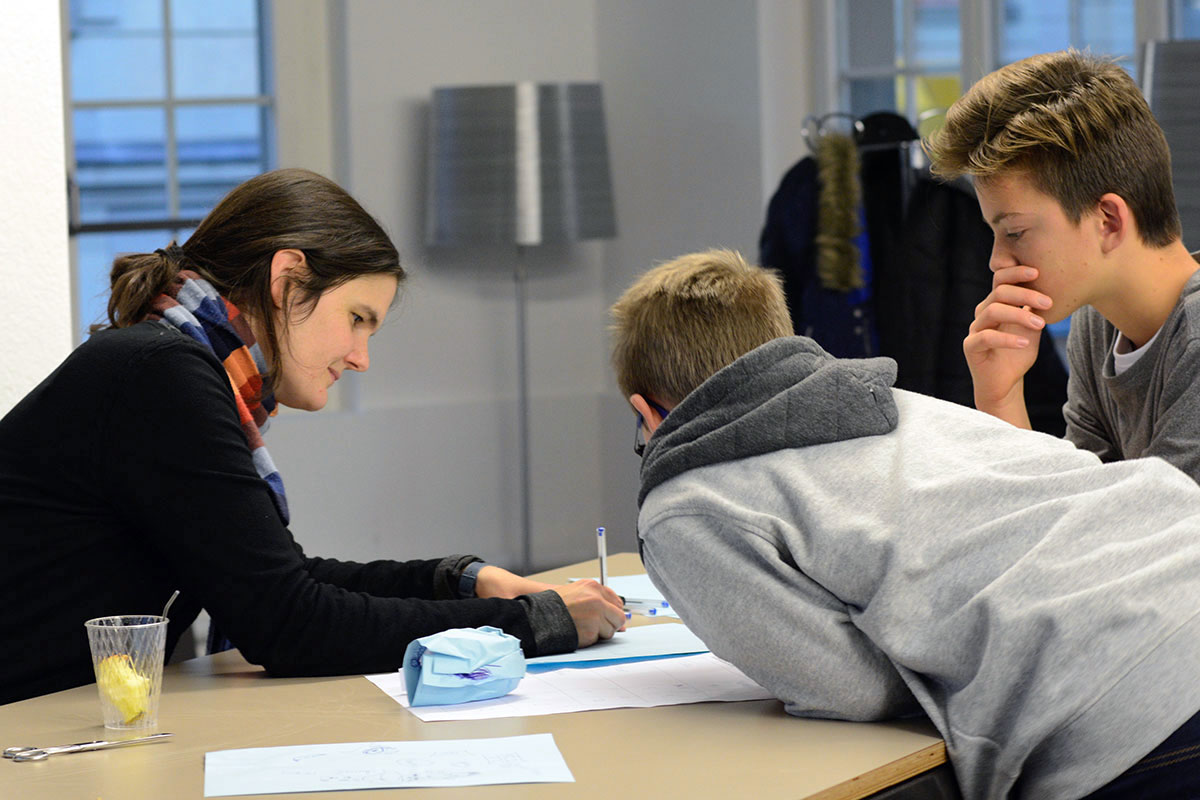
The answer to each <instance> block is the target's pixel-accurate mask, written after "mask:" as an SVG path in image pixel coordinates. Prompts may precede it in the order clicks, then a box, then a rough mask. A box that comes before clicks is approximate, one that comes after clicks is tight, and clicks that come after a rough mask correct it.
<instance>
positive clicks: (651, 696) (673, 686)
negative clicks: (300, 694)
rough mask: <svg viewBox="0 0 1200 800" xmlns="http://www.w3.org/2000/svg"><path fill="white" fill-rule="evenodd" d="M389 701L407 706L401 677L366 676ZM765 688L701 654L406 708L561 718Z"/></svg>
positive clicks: (574, 672) (430, 718)
mask: <svg viewBox="0 0 1200 800" xmlns="http://www.w3.org/2000/svg"><path fill="white" fill-rule="evenodd" d="M366 678H367V680H369V681H371V683H373V684H375V685H376V686H378V687H379V688H380V689H382V690H383V691H384V693H386V694H387V695H388V696H389V697H391V698H392V699H393V700H395V701H396V702H397V703H399V704H400V705H402V706H404V707H406V708H408V695H407V694H406V693H405V691H404V676H403V674H402V673H399V672H394V673H390V672H389V673H385V674H383V675H367V676H366ZM770 697H771V695H770V693H768V692H767V691H766V690H765V689H763V688H762V687H760V686H759V685H758V684H756V683H755V682H754V681H752V680H750V679H749V678H747V677H746V676H745V675H744V674H742V672H741V671H740V670H739V669H737V667H734V666H733V665H731V664H728V663H726V662H724V661H722V660H721V659H719V658H717V657H716V656H714V655H713V654H712V653H703V654H701V655H696V656H682V657H680V658H667V659H654V660H650V661H633V662H629V663H623V664H614V665H612V666H605V667H593V668H591V669H571V668H567V669H556V670H552V671H549V672H540V673H529V674H527V675H526V676H525V677H524V678H522V679H521V684H520V685H519V686H517V688H516V689H514V690H513V691H512V692H511V693H510V694H506V695H504V696H503V697H497V698H495V699H494V700H480V701H478V702H475V703H462V704H460V705H453V706H420V707H417V708H409V709H408V710H409V711H411V712H412V713H413V714H415V715H416V716H417V717H418V718H419V719H421V720H424V721H425V722H438V721H443V720H458V719H495V718H497V717H532V716H538V715H541V714H565V713H567V712H572V711H594V710H597V709H602V708H648V707H650V706H667V705H682V704H684V703H704V702H711V701H735V700H766V699H769V698H770Z"/></svg>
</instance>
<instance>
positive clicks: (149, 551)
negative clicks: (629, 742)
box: [0, 169, 624, 704]
mask: <svg viewBox="0 0 1200 800" xmlns="http://www.w3.org/2000/svg"><path fill="white" fill-rule="evenodd" d="M403 280H404V270H403V269H402V268H401V266H400V262H399V257H398V255H397V253H396V249H395V247H394V246H393V245H392V243H391V241H390V240H389V239H388V237H387V235H386V234H385V233H384V231H383V229H382V228H381V227H380V226H379V224H378V223H377V222H376V221H375V220H374V219H373V218H372V217H371V216H370V215H369V214H368V213H367V212H366V211H364V210H363V208H362V207H361V206H360V205H359V204H358V203H357V202H355V201H354V199H353V198H351V197H350V196H349V195H348V194H347V193H346V192H344V191H343V190H342V189H340V188H339V187H338V186H337V185H336V184H334V183H332V182H331V181H329V180H326V179H325V178H322V177H321V176H319V175H316V174H314V173H311V172H307V171H304V170H294V169H293V170H278V171H275V172H269V173H266V174H263V175H259V176H257V177H255V178H252V179H250V180H248V181H246V182H245V183H243V184H241V185H240V186H238V187H237V188H235V189H234V190H233V191H232V192H230V194H229V195H228V196H227V197H226V198H225V199H224V200H222V201H221V203H220V204H218V205H217V207H216V208H215V209H213V211H212V212H211V213H210V214H209V215H208V217H207V218H205V220H204V221H203V222H202V223H201V224H200V226H199V227H198V228H196V231H195V232H194V233H193V234H192V235H191V236H190V237H189V238H188V240H187V241H186V242H184V243H183V244H182V245H176V244H174V243H172V244H171V245H170V246H169V247H166V248H164V249H161V250H156V251H155V252H154V253H147V254H134V255H125V256H121V257H119V258H117V259H116V261H115V262H114V264H113V270H112V294H111V298H110V300H109V304H108V316H109V323H110V324H109V325H107V326H96V327H94V328H93V335H92V336H91V337H90V338H89V339H88V341H87V342H85V343H84V344H82V345H81V346H80V347H79V348H77V349H76V350H75V351H74V352H73V353H72V354H71V355H70V356H69V357H68V358H67V359H66V360H65V361H64V362H63V363H62V365H60V366H59V367H58V369H56V370H55V371H54V372H53V373H52V374H51V375H50V376H49V377H48V378H46V380H45V381H43V382H42V383H41V384H40V385H39V386H38V387H37V388H35V389H34V390H33V391H32V392H30V393H29V394H28V395H27V396H26V397H25V398H24V399H23V400H22V401H21V402H20V403H19V404H18V405H17V406H16V407H15V408H13V409H12V411H11V412H9V414H8V415H7V416H5V417H4V418H3V419H0V549H3V551H4V553H5V555H4V557H3V558H2V559H0V607H3V608H6V609H9V610H10V611H11V610H12V609H29V612H28V613H23V614H14V613H6V614H3V615H0V653H3V658H0V704H2V703H7V702H12V701H15V700H20V699H23V698H27V697H33V696H35V695H39V694H44V693H47V692H53V691H58V690H60V689H66V688H69V687H72V686H77V685H81V684H85V683H90V682H91V681H92V680H93V679H94V678H93V674H92V666H91V659H90V655H89V651H88V645H87V638H86V636H85V635H84V633H83V622H84V620H86V619H89V618H91V617H100V616H106V615H111V614H124V613H152V612H154V611H155V610H157V609H158V608H161V607H162V605H163V603H164V602H165V600H166V599H167V598H168V597H169V596H170V595H171V593H172V591H173V590H175V589H180V590H181V593H180V595H179V597H178V599H177V601H176V602H175V604H174V605H173V606H172V608H171V613H170V617H171V623H170V626H169V628H168V634H167V646H168V652H170V650H171V649H173V648H174V646H175V643H176V642H177V641H178V640H179V637H180V636H181V635H182V634H183V632H184V631H185V630H186V629H187V628H188V627H189V626H190V625H191V623H192V621H193V620H194V619H195V618H196V616H197V614H198V613H199V611H200V609H201V608H204V609H207V611H208V613H209V615H210V616H211V617H212V619H213V622H214V624H215V625H217V626H219V628H220V630H221V631H222V632H223V633H224V634H226V635H227V636H228V637H229V639H231V640H232V641H233V642H234V643H235V644H236V645H237V646H238V648H239V649H240V650H241V651H242V653H243V655H245V657H246V658H247V659H248V660H250V661H252V662H254V663H258V664H261V665H263V666H264V667H266V668H267V670H268V671H269V672H271V673H272V674H274V675H288V676H296V675H331V674H354V673H365V672H381V671H387V670H394V669H396V668H398V667H399V666H400V664H401V661H402V658H403V654H404V650H405V648H406V646H407V645H408V643H409V641H411V640H412V639H414V638H417V637H420V636H425V635H428V634H431V633H435V632H437V631H441V630H445V629H447V628H454V627H475V626H479V625H494V626H496V627H499V628H503V629H504V630H505V631H507V632H508V633H511V634H513V635H514V636H517V637H518V638H520V640H521V645H522V647H523V649H524V650H525V652H526V654H528V655H538V654H546V653H554V652H562V651H568V650H571V649H574V648H575V647H577V646H586V645H589V644H592V643H594V642H595V641H596V640H597V639H598V638H608V637H611V636H612V634H613V632H614V631H616V630H617V629H619V628H620V627H621V626H622V624H623V623H624V615H623V614H622V612H621V603H620V599H619V598H618V597H617V596H616V595H615V594H614V593H613V592H612V590H610V589H606V588H603V587H600V586H599V585H598V584H596V583H595V582H594V581H584V582H579V583H575V584H572V585H570V586H550V585H548V584H543V583H538V582H536V581H531V580H527V579H525V578H522V577H519V576H517V575H514V574H513V573H511V572H508V571H506V570H503V569H500V568H499V567H495V566H492V565H486V564H484V563H483V562H482V561H481V560H480V559H478V558H476V557H474V556H449V557H447V558H442V559H435V560H427V561H407V562H394V561H375V562H371V563H368V564H357V563H351V562H341V561H334V560H329V559H321V558H313V557H309V556H306V555H305V554H304V552H303V550H302V549H301V548H300V546H299V545H298V544H297V543H296V542H295V540H294V539H293V538H292V535H291V533H290V532H289V531H288V528H287V524H288V507H287V500H286V495H285V492H284V485H283V481H282V479H281V478H280V475H279V472H278V471H277V470H276V469H275V466H274V464H273V463H272V461H271V457H270V454H269V453H268V452H267V448H266V446H265V444H264V441H263V438H262V432H263V431H264V430H265V429H266V425H267V421H268V419H269V417H270V416H271V415H272V414H273V413H274V411H275V408H276V403H282V404H283V405H286V406H289V407H293V408H302V409H308V410H314V411H315V410H317V409H320V408H322V407H323V406H324V405H325V403H326V399H327V391H328V389H329V387H330V386H331V385H332V384H333V383H334V382H335V381H337V380H338V378H339V377H340V376H341V374H342V373H343V371H345V370H354V371H359V372H361V371H364V370H366V369H367V367H368V364H369V360H368V354H367V344H368V338H369V337H370V335H371V334H372V333H374V332H375V331H376V330H377V329H378V328H379V326H380V324H381V323H382V322H383V319H384V317H385V316H386V314H387V312H388V310H389V308H390V307H391V306H392V304H393V302H394V300H395V298H396V296H397V292H398V289H399V285H400V282H401V281H403Z"/></svg>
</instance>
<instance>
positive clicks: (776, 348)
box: [638, 336, 898, 508]
mask: <svg viewBox="0 0 1200 800" xmlns="http://www.w3.org/2000/svg"><path fill="white" fill-rule="evenodd" d="M895 382H896V362H895V361H893V360H892V359H890V358H861V359H841V358H834V357H833V356H831V355H829V353H826V352H825V351H824V350H823V349H821V346H820V345H818V344H817V343H816V342H814V341H813V340H812V339H809V338H807V337H804V336H788V337H784V338H782V339H775V340H773V341H770V342H767V343H766V344H764V345H762V346H761V347H758V348H756V349H754V350H751V351H750V352H749V353H747V354H746V355H744V356H742V357H741V358H739V359H738V360H737V361H734V362H733V363H732V364H730V365H729V366H727V367H725V368H724V369H721V370H720V371H718V372H716V373H714V374H713V376H712V377H710V378H709V379H708V380H707V381H705V382H704V383H702V384H701V385H700V386H698V387H697V388H696V389H695V391H693V392H692V393H691V394H689V395H688V396H687V397H685V398H684V399H683V402H681V403H680V404H679V405H678V406H676V407H675V408H674V409H673V410H672V411H671V413H670V414H669V415H668V416H667V418H666V419H665V420H663V423H662V425H660V426H659V428H658V430H657V431H655V432H654V435H653V436H652V437H651V438H650V441H649V443H648V444H647V445H646V453H645V455H644V457H643V458H642V488H641V490H640V491H639V492H638V507H639V508H641V505H642V502H643V501H644V500H645V499H646V495H647V494H649V493H650V491H651V490H652V489H654V487H656V486H658V485H659V484H660V483H664V482H666V481H668V480H670V479H671V478H674V477H675V476H676V475H679V474H681V473H683V472H687V471H688V470H691V469H695V468H697V467H704V466H709V465H711V464H719V463H722V462H725V461H735V460H737V459H741V458H747V457H749V456H757V455H762V454H764V453H771V452H774V451H776V450H784V449H787V448H792V447H807V446H809V445H814V444H828V443H829V442H839V441H843V440H846V439H856V438H858V437H860V436H877V435H879V434H883V433H888V432H890V431H891V430H893V429H894V428H895V427H896V421H897V418H898V415H897V412H896V403H895V401H894V400H893V399H892V389H891V387H892V384H894V383H895Z"/></svg>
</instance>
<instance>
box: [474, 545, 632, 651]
mask: <svg viewBox="0 0 1200 800" xmlns="http://www.w3.org/2000/svg"><path fill="white" fill-rule="evenodd" d="M548 589H552V590H554V591H556V592H558V594H559V596H560V597H562V599H563V602H564V603H566V606H567V611H568V612H570V614H571V619H572V620H574V621H575V632H576V634H577V635H578V636H579V646H580V647H587V646H589V645H593V644H595V643H596V642H597V641H599V640H600V639H611V638H612V636H613V634H614V633H616V632H617V631H623V630H625V610H624V606H623V605H622V604H621V597H620V596H619V595H618V594H617V593H616V592H614V591H613V590H612V589H609V588H608V587H607V586H601V585H600V584H599V583H597V582H596V581H594V580H591V579H590V578H589V579H586V580H582V581H575V582H574V583H569V584H566V585H561V586H560V585H555V584H553V583H542V582H541V581H534V580H530V579H529V578H522V577H521V576H520V575H514V574H513V573H511V572H509V571H508V570H506V569H501V568H500V567H495V566H491V565H490V564H489V565H488V566H486V567H484V568H483V569H481V570H479V575H478V576H476V579H475V594H476V595H478V596H479V597H503V598H507V599H512V598H514V597H519V596H520V595H523V594H536V593H537V592H544V591H546V590H548Z"/></svg>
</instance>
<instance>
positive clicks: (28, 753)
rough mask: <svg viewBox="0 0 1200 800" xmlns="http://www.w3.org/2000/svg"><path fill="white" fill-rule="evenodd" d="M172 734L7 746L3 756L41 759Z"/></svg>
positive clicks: (152, 740) (137, 742)
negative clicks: (71, 742) (57, 743)
mask: <svg viewBox="0 0 1200 800" xmlns="http://www.w3.org/2000/svg"><path fill="white" fill-rule="evenodd" d="M174 735H175V734H173V733H152V734H150V735H149V736H139V737H137V738H136V739H118V740H115V741H106V740H103V739H98V740H97V741H94V742H79V743H78V744H63V745H58V746H57V747H8V748H5V750H4V757H5V758H11V759H12V760H13V761H41V760H43V759H46V758H49V757H50V756H52V755H57V754H58V753H82V752H84V751H86V750H101V749H103V748H106V747H121V746H122V745H127V744H141V743H142V742H155V741H158V740H159V739H165V738H167V737H168V736H174Z"/></svg>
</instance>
